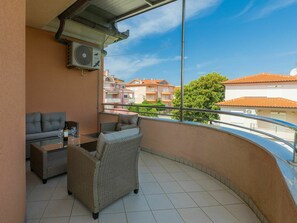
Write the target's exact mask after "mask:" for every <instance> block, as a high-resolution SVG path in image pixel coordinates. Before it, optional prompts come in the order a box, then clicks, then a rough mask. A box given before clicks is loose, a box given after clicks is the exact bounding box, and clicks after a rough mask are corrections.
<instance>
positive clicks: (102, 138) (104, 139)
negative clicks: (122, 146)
mask: <svg viewBox="0 0 297 223" xmlns="http://www.w3.org/2000/svg"><path fill="white" fill-rule="evenodd" d="M138 134H139V128H133V129H127V130H123V131H119V132H114V133H109V134H103V133H100V135H99V138H98V141H97V150H96V155H95V157H96V158H97V159H99V160H100V159H101V158H102V156H103V153H104V147H105V144H106V143H110V142H112V141H115V140H119V139H124V138H127V137H131V136H134V135H138Z"/></svg>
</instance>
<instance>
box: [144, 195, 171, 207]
mask: <svg viewBox="0 0 297 223" xmlns="http://www.w3.org/2000/svg"><path fill="white" fill-rule="evenodd" d="M146 200H147V202H148V204H149V206H150V208H151V210H162V209H174V206H173V205H172V203H171V202H170V200H169V199H168V197H167V196H166V195H165V194H155V195H146Z"/></svg>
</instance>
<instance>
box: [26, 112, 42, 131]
mask: <svg viewBox="0 0 297 223" xmlns="http://www.w3.org/2000/svg"><path fill="white" fill-rule="evenodd" d="M40 121H41V114H40V113H39V112H34V113H27V114H26V134H32V133H39V132H41V122H40Z"/></svg>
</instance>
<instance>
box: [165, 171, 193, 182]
mask: <svg viewBox="0 0 297 223" xmlns="http://www.w3.org/2000/svg"><path fill="white" fill-rule="evenodd" d="M170 175H171V176H172V177H173V178H174V179H175V180H177V181H180V180H182V181H183V180H193V179H192V178H191V177H190V176H189V175H188V174H186V173H185V172H180V173H170Z"/></svg>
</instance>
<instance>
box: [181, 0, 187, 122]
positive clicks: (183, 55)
mask: <svg viewBox="0 0 297 223" xmlns="http://www.w3.org/2000/svg"><path fill="white" fill-rule="evenodd" d="M185 9H186V1H185V0H183V1H182V33H181V34H182V36H181V65H180V84H181V86H180V93H181V96H180V121H181V122H182V121H184V114H183V108H184V63H185Z"/></svg>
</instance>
